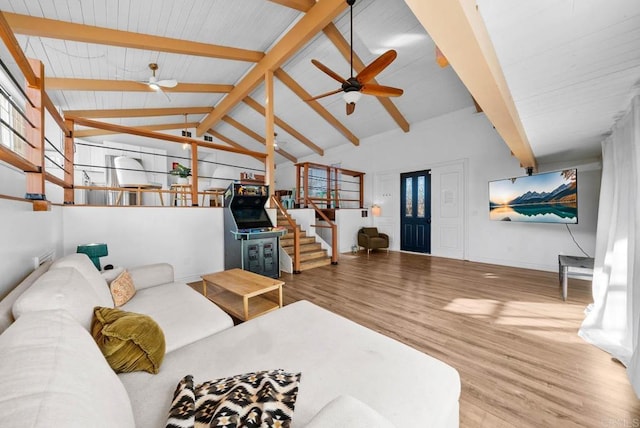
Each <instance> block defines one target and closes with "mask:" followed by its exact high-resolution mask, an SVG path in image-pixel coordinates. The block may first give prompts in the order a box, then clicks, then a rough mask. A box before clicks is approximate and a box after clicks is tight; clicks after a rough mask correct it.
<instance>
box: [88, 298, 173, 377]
mask: <svg viewBox="0 0 640 428" xmlns="http://www.w3.org/2000/svg"><path fill="white" fill-rule="evenodd" d="M91 335H92V336H93V338H94V339H95V341H96V343H97V344H98V347H99V348H100V350H101V351H102V354H103V355H104V356H105V358H106V359H107V362H108V363H109V365H110V366H111V368H112V369H113V370H115V371H116V373H122V372H135V371H140V370H144V371H146V372H149V373H154V374H155V373H158V370H159V369H160V364H162V360H163V359H164V352H165V342H164V333H163V332H162V330H161V329H160V327H159V326H158V324H157V323H156V322H155V321H154V320H153V319H152V318H151V317H149V316H147V315H143V314H136V313H133V312H126V311H123V310H120V309H116V308H103V307H99V306H98V307H96V308H94V310H93V321H92V323H91Z"/></svg>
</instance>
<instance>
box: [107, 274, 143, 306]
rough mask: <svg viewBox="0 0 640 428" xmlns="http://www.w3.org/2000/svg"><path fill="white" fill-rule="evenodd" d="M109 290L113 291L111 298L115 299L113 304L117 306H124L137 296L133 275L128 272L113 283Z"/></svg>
mask: <svg viewBox="0 0 640 428" xmlns="http://www.w3.org/2000/svg"><path fill="white" fill-rule="evenodd" d="M109 290H111V297H113V303H114V304H115V305H116V306H122V305H124V304H125V303H127V302H128V301H129V300H131V298H132V297H133V296H135V295H136V287H135V285H133V280H132V279H131V275H129V272H127V271H126V270H124V271H122V273H121V274H120V275H118V277H117V278H116V279H114V280H113V281H111V284H109Z"/></svg>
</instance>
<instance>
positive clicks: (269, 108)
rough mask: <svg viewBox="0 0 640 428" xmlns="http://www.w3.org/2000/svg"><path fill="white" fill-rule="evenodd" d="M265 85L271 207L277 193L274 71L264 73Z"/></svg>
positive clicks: (266, 168) (267, 161) (268, 180)
mask: <svg viewBox="0 0 640 428" xmlns="http://www.w3.org/2000/svg"><path fill="white" fill-rule="evenodd" d="M264 85H265V100H264V101H265V106H264V107H265V115H264V119H265V134H266V138H265V140H266V141H265V143H266V147H267V157H266V159H265V160H264V161H265V165H264V166H265V168H264V169H265V176H264V183H265V184H266V185H268V186H269V199H268V200H269V207H273V202H272V198H271V197H272V196H273V195H275V191H276V189H275V187H276V186H275V183H276V178H275V155H276V152H275V146H274V143H275V125H274V120H275V113H274V110H275V106H274V100H273V71H272V70H267V72H266V73H265V75H264Z"/></svg>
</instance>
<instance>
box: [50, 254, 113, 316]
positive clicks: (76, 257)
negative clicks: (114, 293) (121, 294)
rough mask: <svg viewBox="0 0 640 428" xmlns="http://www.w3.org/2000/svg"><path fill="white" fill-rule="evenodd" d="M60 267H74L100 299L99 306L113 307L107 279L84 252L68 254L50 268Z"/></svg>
mask: <svg viewBox="0 0 640 428" xmlns="http://www.w3.org/2000/svg"><path fill="white" fill-rule="evenodd" d="M61 267H72V268H76V269H77V270H78V272H80V274H81V275H82V276H83V277H84V278H85V279H86V280H87V282H88V284H89V286H90V287H91V288H93V291H94V292H95V293H96V295H97V296H98V298H99V299H100V303H99V304H98V305H99V306H106V307H110V308H112V307H113V299H112V298H111V292H109V286H108V285H107V281H105V279H104V278H103V277H102V275H100V272H99V271H98V269H96V266H95V265H94V264H93V262H92V261H91V259H89V257H88V256H87V255H86V254H69V255H68V256H65V257H63V258H61V259H58V260H56V261H54V262H53V264H52V265H51V269H58V268H61Z"/></svg>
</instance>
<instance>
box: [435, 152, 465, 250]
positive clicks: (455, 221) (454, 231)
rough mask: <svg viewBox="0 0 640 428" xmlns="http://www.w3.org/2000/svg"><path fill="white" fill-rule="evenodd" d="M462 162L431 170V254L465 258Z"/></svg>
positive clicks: (463, 168)
mask: <svg viewBox="0 0 640 428" xmlns="http://www.w3.org/2000/svg"><path fill="white" fill-rule="evenodd" d="M465 183H466V181H465V164H464V162H463V161H460V162H456V163H452V164H447V165H441V166H437V167H434V168H432V169H431V254H433V255H434V256H441V257H450V258H455V259H464V257H465V240H466V239H465V234H466V230H465V200H466V195H465V188H466V185H465Z"/></svg>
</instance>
